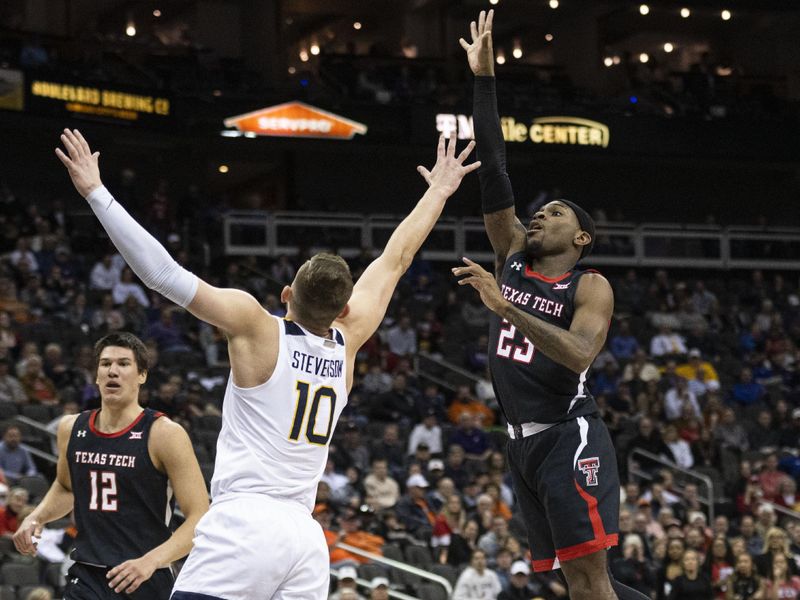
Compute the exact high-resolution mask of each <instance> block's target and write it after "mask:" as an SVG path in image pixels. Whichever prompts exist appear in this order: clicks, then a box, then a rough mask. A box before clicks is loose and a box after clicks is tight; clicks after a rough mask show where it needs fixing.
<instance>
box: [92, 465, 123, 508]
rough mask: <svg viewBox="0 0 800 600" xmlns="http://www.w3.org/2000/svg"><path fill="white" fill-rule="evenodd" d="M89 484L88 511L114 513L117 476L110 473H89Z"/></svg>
mask: <svg viewBox="0 0 800 600" xmlns="http://www.w3.org/2000/svg"><path fill="white" fill-rule="evenodd" d="M98 479H99V482H98ZM98 483H99V485H98ZM89 484H90V485H91V486H92V497H91V498H90V499H89V510H101V511H103V512H116V510H117V474H116V473H114V472H112V471H89Z"/></svg>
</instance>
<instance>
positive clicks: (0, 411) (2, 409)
mask: <svg viewBox="0 0 800 600" xmlns="http://www.w3.org/2000/svg"><path fill="white" fill-rule="evenodd" d="M18 414H19V408H18V407H17V405H16V404H14V403H13V402H0V420H2V421H5V420H6V419H13V418H14V417H16V416H17V415H18Z"/></svg>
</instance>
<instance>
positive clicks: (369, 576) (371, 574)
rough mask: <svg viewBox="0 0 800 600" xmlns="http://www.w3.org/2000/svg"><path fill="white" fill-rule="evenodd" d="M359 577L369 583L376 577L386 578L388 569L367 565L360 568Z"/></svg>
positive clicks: (372, 564) (371, 564)
mask: <svg viewBox="0 0 800 600" xmlns="http://www.w3.org/2000/svg"><path fill="white" fill-rule="evenodd" d="M358 576H359V577H361V578H362V579H366V580H367V581H372V580H373V579H374V578H375V577H385V576H386V569H385V568H384V567H382V566H381V565H376V564H374V563H365V564H363V565H359V566H358Z"/></svg>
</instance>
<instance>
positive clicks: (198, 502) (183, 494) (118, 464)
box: [14, 332, 208, 600]
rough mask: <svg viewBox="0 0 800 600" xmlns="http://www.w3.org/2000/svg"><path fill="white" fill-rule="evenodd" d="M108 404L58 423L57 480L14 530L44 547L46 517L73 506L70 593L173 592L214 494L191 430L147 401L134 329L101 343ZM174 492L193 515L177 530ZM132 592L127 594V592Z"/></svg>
mask: <svg viewBox="0 0 800 600" xmlns="http://www.w3.org/2000/svg"><path fill="white" fill-rule="evenodd" d="M95 366H96V368H97V386H98V388H99V389H100V398H101V408H100V409H99V410H93V411H85V412H82V413H80V414H78V415H70V416H66V417H64V418H63V419H62V420H61V422H60V423H59V426H58V434H57V435H58V467H57V474H56V480H55V481H54V482H53V485H52V486H51V487H50V490H49V491H48V492H47V495H46V496H45V497H44V499H43V500H42V502H41V503H40V504H39V505H38V506H37V507H36V508H35V509H34V510H33V512H32V513H31V514H30V515H29V516H28V517H27V518H26V519H25V520H24V521H23V522H22V524H21V525H20V527H19V529H18V530H17V532H16V533H15V534H14V544H15V545H16V547H17V550H19V552H21V553H22V554H28V555H31V556H33V555H35V554H36V544H37V542H36V538H38V537H39V536H40V535H41V532H42V528H43V527H44V525H45V524H46V523H49V522H50V521H54V520H56V519H60V518H61V517H64V516H65V515H67V514H69V513H70V511H73V510H74V513H75V524H76V526H77V529H78V537H77V539H76V540H75V549H74V551H73V553H72V558H73V559H74V560H75V561H76V562H75V564H74V565H73V566H72V567H71V568H70V570H69V575H68V577H67V585H66V588H65V590H64V600H101V599H112V598H123V597H124V598H133V599H135V600H162V599H163V600H166V599H168V598H169V596H170V592H171V591H172V584H173V576H172V573H171V571H170V569H169V567H170V564H171V563H172V562H173V561H176V560H178V559H179V558H182V557H184V556H186V555H187V554H188V553H189V550H190V549H191V547H192V537H193V535H194V528H195V525H196V524H197V521H199V520H200V517H201V516H203V514H205V512H206V511H207V510H208V493H207V492H206V486H205V483H204V481H203V476H202V474H201V472H200V466H199V465H198V464H197V458H196V457H195V455H194V450H193V448H192V444H191V442H190V441H189V436H188V435H187V434H186V432H185V431H184V429H183V428H182V427H181V426H180V425H178V424H177V423H174V422H173V421H171V420H169V419H168V418H166V417H165V416H164V415H163V414H162V413H158V412H155V411H153V410H152V409H149V408H145V409H143V408H142V407H141V406H139V387H140V386H141V385H142V384H143V383H144V382H145V380H146V379H147V348H146V347H145V345H144V344H143V343H142V342H141V340H139V339H138V338H137V337H136V336H134V335H132V334H130V333H124V332H120V333H112V334H110V335H107V336H105V337H104V338H102V339H101V340H100V341H98V342H97V344H96V345H95ZM173 493H174V496H175V499H177V501H178V504H179V505H180V507H181V510H182V511H183V514H184V515H185V517H186V520H185V521H184V522H183V524H182V525H181V526H180V527H179V528H178V529H177V530H175V532H174V533H173V532H171V531H170V529H169V526H168V525H169V520H170V516H171V514H172V509H173V506H174V500H173ZM123 594H124V595H123Z"/></svg>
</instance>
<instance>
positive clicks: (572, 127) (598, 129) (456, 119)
mask: <svg viewBox="0 0 800 600" xmlns="http://www.w3.org/2000/svg"><path fill="white" fill-rule="evenodd" d="M500 126H501V127H502V129H503V138H504V139H505V141H507V142H527V141H530V142H533V143H534V144H566V145H570V146H599V147H600V148H607V147H608V144H609V142H610V141H611V132H610V131H609V128H608V125H604V124H603V123H598V122H597V121H590V120H589V119H581V118H579V117H536V118H534V119H533V120H532V122H531V124H530V125H526V124H525V123H522V122H520V121H517V120H516V119H514V117H501V118H500ZM436 130H437V131H439V132H441V133H443V134H444V135H445V136H449V135H450V134H451V133H452V132H454V131H455V132H457V133H458V138H459V139H463V140H470V139H473V138H474V137H475V135H474V129H473V124H472V117H471V116H467V115H454V114H447V113H440V114H438V115H436Z"/></svg>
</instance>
